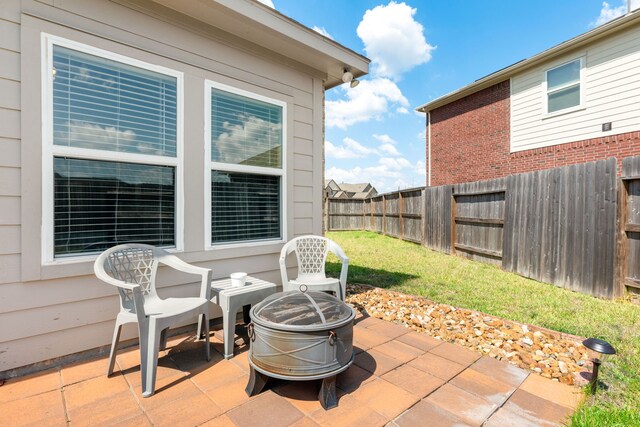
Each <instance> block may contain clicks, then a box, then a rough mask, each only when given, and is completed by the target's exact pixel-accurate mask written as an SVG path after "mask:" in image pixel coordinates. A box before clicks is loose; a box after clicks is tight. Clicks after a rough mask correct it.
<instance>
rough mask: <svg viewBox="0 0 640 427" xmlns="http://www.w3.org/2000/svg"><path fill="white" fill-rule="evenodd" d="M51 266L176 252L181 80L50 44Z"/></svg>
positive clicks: (50, 40) (47, 176) (47, 160)
mask: <svg viewBox="0 0 640 427" xmlns="http://www.w3.org/2000/svg"><path fill="white" fill-rule="evenodd" d="M45 52H46V61H47V74H48V75H47V76H45V77H46V78H45V85H46V86H45V87H46V90H45V92H46V93H45V99H46V100H45V103H44V105H45V106H44V110H43V114H44V117H45V120H46V121H47V126H46V130H45V147H44V150H43V151H44V158H43V188H44V192H45V194H44V197H43V211H44V213H45V219H44V224H45V234H46V235H45V236H44V240H45V245H43V246H44V248H43V255H44V259H45V261H47V260H49V261H50V260H53V259H57V258H64V257H69V256H78V255H83V254H89V253H95V252H98V251H101V250H103V249H105V248H107V247H110V246H113V245H115V244H119V243H127V242H140V243H148V244H152V245H157V246H165V247H180V245H181V243H180V238H181V236H179V235H178V233H177V230H179V229H180V227H179V225H180V224H179V223H180V215H181V214H180V200H179V191H178V189H179V185H178V184H179V180H180V157H181V156H180V151H181V143H180V134H181V129H180V124H179V123H180V114H181V111H180V110H181V105H180V97H181V93H180V92H181V90H182V88H181V86H182V76H181V74H180V73H178V72H175V71H172V70H167V69H164V68H162V67H158V66H152V65H150V64H146V63H142V62H140V61H136V60H133V59H129V58H126V57H122V56H120V55H116V54H112V53H110V52H105V51H101V50H98V49H93V48H91V47H89V46H86V45H81V44H77V43H74V42H69V41H66V40H61V39H58V38H56V37H52V36H46V37H45Z"/></svg>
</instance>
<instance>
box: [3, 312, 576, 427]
mask: <svg viewBox="0 0 640 427" xmlns="http://www.w3.org/2000/svg"><path fill="white" fill-rule="evenodd" d="M213 335H214V337H212V344H211V345H212V347H213V349H214V350H215V351H214V352H212V360H211V362H209V363H207V362H206V361H205V357H204V351H203V348H202V342H200V341H197V342H196V341H194V339H193V337H191V336H186V335H181V336H177V337H173V338H172V339H170V340H169V342H168V344H167V350H166V351H165V352H163V353H162V354H161V356H162V357H161V358H160V360H159V363H158V377H157V385H156V394H155V395H153V396H152V397H149V398H142V397H141V389H140V366H139V353H138V348H137V346H135V347H130V348H129V349H126V350H124V351H122V352H121V353H120V354H119V355H118V359H117V365H118V366H117V367H116V369H115V371H114V375H113V376H111V377H110V378H107V377H106V376H105V372H106V368H107V359H106V357H102V358H100V359H94V360H90V361H85V362H82V363H78V364H75V365H68V366H62V367H59V368H56V369H52V370H49V371H46V372H43V373H39V374H36V375H33V376H30V377H25V378H18V379H14V380H9V381H7V383H6V384H4V385H3V386H2V387H0V412H2V414H3V423H4V424H5V425H27V424H37V425H92V426H96V425H169V426H171V425H174V426H175V425H180V426H196V425H207V426H233V425H237V426H270V427H275V426H293V425H295V426H317V425H321V426H352V425H367V426H378V425H379V426H381V425H390V426H410V425H424V423H425V420H430V422H431V423H432V425H438V426H440V425H442V426H447V425H471V426H480V425H485V426H502V425H558V424H560V423H561V422H562V420H563V419H565V417H567V416H569V415H570V414H571V413H572V412H573V410H574V409H575V407H576V406H577V404H578V401H579V399H580V398H581V393H580V391H579V389H578V388H576V387H571V386H566V385H563V384H560V383H558V382H554V381H551V380H547V379H545V378H542V377H540V376H538V375H535V374H531V375H530V374H529V373H527V372H525V371H524V370H521V369H519V368H517V367H514V366H511V365H509V364H506V363H503V362H499V361H496V360H495V359H492V358H489V357H486V356H483V357H481V356H480V354H478V353H475V352H473V351H470V350H468V349H465V348H463V347H460V346H457V345H453V344H449V343H444V342H442V341H438V340H436V339H434V338H431V337H429V336H427V335H423V334H419V333H417V332H412V331H410V330H409V329H406V328H404V327H402V326H399V325H395V324H393V323H389V322H385V321H382V320H379V319H375V318H371V317H368V316H366V315H365V316H362V315H359V316H358V317H357V318H356V324H355V328H354V348H355V351H356V357H355V362H354V364H353V365H352V366H351V367H350V368H349V369H348V370H347V371H345V372H343V373H342V374H340V375H338V380H337V387H338V390H337V394H338V399H339V402H338V407H337V408H334V409H331V410H328V411H325V410H324V409H322V407H321V406H320V403H319V402H318V399H317V394H318V386H319V383H320V381H306V382H287V381H281V380H273V379H271V380H270V381H269V384H268V385H267V390H266V391H264V392H262V393H260V394H259V395H257V396H254V397H251V398H249V397H247V395H246V394H245V391H244V389H245V386H246V384H247V381H248V378H249V375H248V372H249V365H248V360H247V356H248V351H247V349H248V347H247V345H246V342H245V340H243V339H242V336H239V338H238V339H237V340H236V343H237V344H240V345H238V346H237V347H236V349H235V351H236V355H235V357H233V358H232V359H230V360H225V359H224V358H223V357H222V353H223V348H222V343H221V341H220V340H219V339H217V338H216V337H215V336H216V335H218V331H216V333H214V334H213Z"/></svg>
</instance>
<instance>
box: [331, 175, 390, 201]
mask: <svg viewBox="0 0 640 427" xmlns="http://www.w3.org/2000/svg"><path fill="white" fill-rule="evenodd" d="M324 188H325V194H326V195H327V196H328V197H330V198H332V199H368V198H370V197H375V196H377V195H378V192H377V191H376V189H375V188H374V187H373V186H372V185H371V184H369V183H363V184H345V183H344V182H343V183H342V184H338V183H336V182H335V181H334V180H333V179H328V180H327V179H325V180H324Z"/></svg>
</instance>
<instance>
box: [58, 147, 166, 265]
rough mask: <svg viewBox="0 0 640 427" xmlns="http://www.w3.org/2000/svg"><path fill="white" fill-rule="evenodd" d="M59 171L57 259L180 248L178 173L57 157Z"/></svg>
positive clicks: (152, 166)
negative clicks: (146, 247)
mask: <svg viewBox="0 0 640 427" xmlns="http://www.w3.org/2000/svg"><path fill="white" fill-rule="evenodd" d="M54 170H55V179H54V188H55V197H54V200H55V207H54V211H55V223H54V238H55V253H56V255H74V254H79V253H90V252H96V251H102V250H104V249H106V248H108V247H111V246H113V245H116V244H119V243H126V242H138V243H147V244H150V245H156V246H173V245H174V242H175V232H174V230H175V168H173V167H170V166H155V165H137V164H131V163H120V162H103V161H95V160H81V159H69V158H62V157H55V158H54Z"/></svg>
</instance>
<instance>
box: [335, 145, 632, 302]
mask: <svg viewBox="0 0 640 427" xmlns="http://www.w3.org/2000/svg"><path fill="white" fill-rule="evenodd" d="M621 175H622V177H621V178H618V177H617V162H616V159H615V158H611V159H607V160H601V161H598V162H592V163H584V164H578V165H572V166H566V167H562V168H555V169H549V170H543V171H538V172H530V173H524V174H518V175H511V176H508V177H505V178H498V179H493V180H488V181H479V182H471V183H464V184H455V185H444V186H439V187H428V188H418V189H410V190H402V191H398V192H394V193H388V194H383V195H380V196H377V197H374V198H372V199H367V200H364V201H363V200H349V199H330V200H329V201H328V204H327V209H326V213H327V219H326V220H327V223H328V229H329V230H371V231H376V232H379V233H382V234H385V235H389V236H393V237H398V238H400V239H404V240H410V241H413V242H418V243H421V244H423V245H424V246H426V247H428V248H431V249H435V250H438V251H441V252H446V253H451V254H456V255H459V256H463V257H467V258H471V259H475V260H478V261H482V262H487V263H491V264H495V265H499V266H500V267H502V268H503V269H504V270H506V271H510V272H514V273H518V274H520V275H522V276H525V277H529V278H532V279H535V280H539V281H542V282H547V283H552V284H554V285H557V286H560V287H564V288H567V289H572V290H575V291H578V292H583V293H587V294H591V295H595V296H599V297H605V298H612V297H619V296H622V295H623V293H624V289H625V286H626V287H627V288H629V289H630V290H635V291H640V262H639V261H640V157H632V158H627V159H624V161H623V170H622V173H621Z"/></svg>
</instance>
